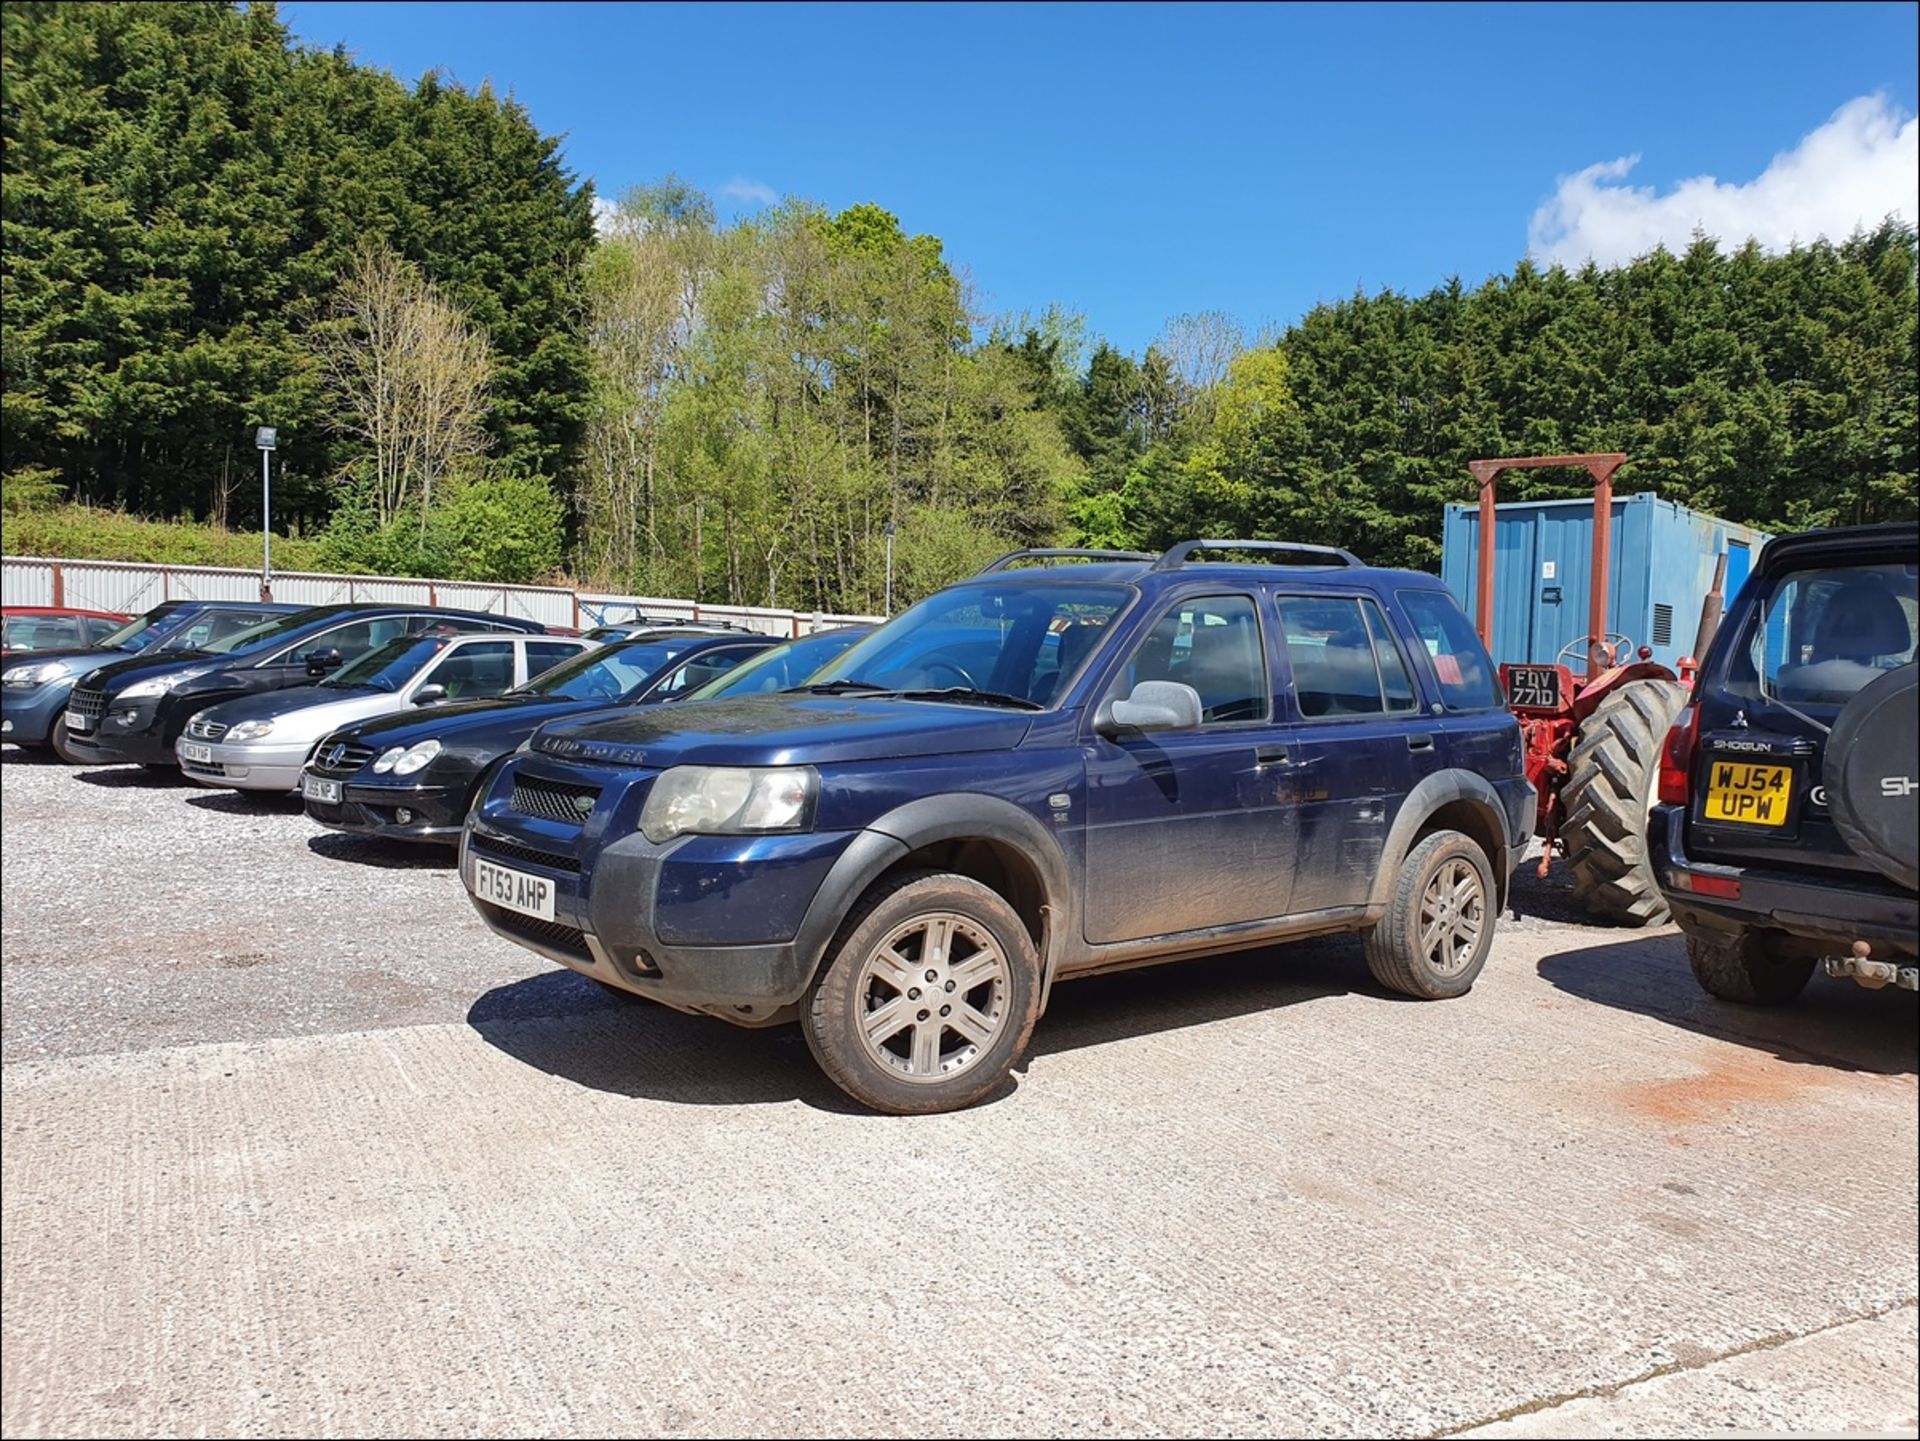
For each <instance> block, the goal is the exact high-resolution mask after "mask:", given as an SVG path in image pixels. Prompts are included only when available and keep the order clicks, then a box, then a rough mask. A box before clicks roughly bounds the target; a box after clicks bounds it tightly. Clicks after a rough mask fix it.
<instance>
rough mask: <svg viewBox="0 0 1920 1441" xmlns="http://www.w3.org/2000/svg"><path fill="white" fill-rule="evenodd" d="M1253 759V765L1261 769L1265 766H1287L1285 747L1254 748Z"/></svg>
mask: <svg viewBox="0 0 1920 1441" xmlns="http://www.w3.org/2000/svg"><path fill="white" fill-rule="evenodd" d="M1253 759H1254V763H1255V765H1257V766H1259V767H1262V768H1264V767H1266V766H1283V765H1286V764H1288V759H1287V748H1286V747H1285V746H1255V747H1254V748H1253Z"/></svg>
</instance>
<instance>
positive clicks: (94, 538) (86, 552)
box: [0, 505, 331, 571]
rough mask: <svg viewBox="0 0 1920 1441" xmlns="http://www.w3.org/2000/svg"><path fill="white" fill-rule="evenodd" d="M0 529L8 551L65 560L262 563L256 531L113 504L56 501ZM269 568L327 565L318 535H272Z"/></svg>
mask: <svg viewBox="0 0 1920 1441" xmlns="http://www.w3.org/2000/svg"><path fill="white" fill-rule="evenodd" d="M0 531H4V542H5V548H6V553H7V554H8V555H45V556H53V557H55V558H64V559H67V560H129V561H136V562H139V563H142V564H146V565H220V566H235V567H238V568H241V569H244V570H253V569H257V568H258V567H259V565H260V535H259V532H258V531H254V532H251V533H249V532H245V531H231V530H220V529H218V528H216V527H214V526H211V525H198V524H193V523H190V522H184V521H162V520H141V519H140V518H139V517H137V516H131V515H123V514H121V513H120V512H119V511H113V510H92V509H89V508H87V507H85V506H79V505H59V506H54V507H51V508H49V509H45V510H29V511H24V512H14V513H9V514H7V515H6V516H5V517H4V519H0ZM273 568H274V569H275V570H277V571H280V570H321V571H324V570H328V569H331V567H330V566H329V565H328V564H327V559H326V548H325V546H324V545H323V543H322V542H320V541H318V540H292V539H289V538H288V537H286V536H280V535H276V536H275V537H274V538H273Z"/></svg>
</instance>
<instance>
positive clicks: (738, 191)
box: [720, 175, 780, 205]
mask: <svg viewBox="0 0 1920 1441" xmlns="http://www.w3.org/2000/svg"><path fill="white" fill-rule="evenodd" d="M720 193H721V195H723V196H724V197H726V198H727V199H728V200H737V201H739V202H740V203H741V204H742V205H771V204H773V203H774V202H775V201H776V200H778V199H779V198H780V197H779V195H778V194H777V193H775V191H774V188H773V187H772V186H771V185H768V184H767V183H766V182H765V181H763V180H748V179H746V178H745V177H744V176H740V175H736V176H734V177H733V179H731V180H729V181H728V182H727V183H726V184H725V185H722V186H721V187H720Z"/></svg>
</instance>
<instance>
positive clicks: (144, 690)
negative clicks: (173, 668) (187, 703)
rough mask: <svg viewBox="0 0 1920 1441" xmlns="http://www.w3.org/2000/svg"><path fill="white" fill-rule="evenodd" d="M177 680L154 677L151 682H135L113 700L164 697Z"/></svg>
mask: <svg viewBox="0 0 1920 1441" xmlns="http://www.w3.org/2000/svg"><path fill="white" fill-rule="evenodd" d="M177 679H178V677H175V676H167V675H161V676H155V677H154V678H153V679H152V680H137V681H135V682H134V683H133V684H132V685H130V686H128V687H127V688H126V689H125V690H123V691H121V692H120V693H119V694H118V695H116V696H115V697H114V699H115V700H117V701H120V700H151V699H152V698H153V697H154V696H157V695H165V694H166V693H167V692H168V691H170V690H172V689H173V687H174V682H175V681H176V680H177Z"/></svg>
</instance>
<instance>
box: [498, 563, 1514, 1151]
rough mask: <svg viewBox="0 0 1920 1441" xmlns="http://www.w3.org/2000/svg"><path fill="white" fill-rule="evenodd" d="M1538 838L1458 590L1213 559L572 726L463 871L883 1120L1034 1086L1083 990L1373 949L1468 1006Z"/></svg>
mask: <svg viewBox="0 0 1920 1441" xmlns="http://www.w3.org/2000/svg"><path fill="white" fill-rule="evenodd" d="M1236 555H1238V556H1241V557H1243V559H1241V560H1239V561H1234V560H1231V559H1228V557H1232V556H1236ZM1245 557H1250V558H1251V559H1250V560H1249V559H1244V558H1245ZM1069 560H1072V561H1077V562H1082V563H1076V564H1067V563H1063V562H1067V561H1069ZM1275 562H1278V563H1275ZM1532 814H1533V794H1532V791H1531V788H1530V787H1529V786H1528V784H1527V781H1526V778H1525V776H1524V774H1523V771H1522V765H1521V745H1520V732H1519V728H1518V725H1517V724H1516V722H1515V721H1514V719H1513V717H1512V715H1511V714H1510V713H1509V712H1508V711H1507V710H1506V709H1505V708H1504V707H1503V705H1502V700H1501V696H1500V691H1499V686H1498V682H1497V680H1496V678H1495V673H1494V669H1493V665H1492V663H1491V662H1490V661H1489V659H1488V657H1487V654H1486V651H1485V650H1484V649H1483V648H1482V646H1481V644H1480V641H1479V639H1478V637H1476V636H1475V634H1474V631H1473V627H1472V626H1471V625H1470V624H1469V623H1468V621H1467V619H1466V617H1465V616H1464V615H1463V614H1462V613H1461V612H1460V610H1459V608H1458V606H1456V605H1455V603H1454V601H1453V600H1452V599H1451V598H1450V597H1449V595H1448V594H1447V592H1446V591H1445V590H1444V589H1443V588H1442V587H1441V584H1440V582H1439V581H1438V580H1436V579H1434V578H1433V577H1431V576H1426V575H1416V574H1412V573H1408V572H1402V571H1390V570H1376V569H1372V568H1370V567H1367V566H1365V565H1362V564H1361V563H1360V561H1359V560H1357V559H1356V558H1355V557H1353V556H1352V555H1350V554H1348V553H1347V552H1345V551H1339V550H1330V549H1327V548H1324V547H1314V546H1300V545H1288V544H1282V543H1278V542H1244V541H1235V542H1225V541H1218V542H1216V541H1207V542H1200V541H1191V542H1187V543H1185V544H1182V545H1179V546H1176V547H1174V548H1173V549H1172V550H1169V551H1168V552H1167V553H1166V554H1165V555H1163V556H1160V557H1158V558H1155V557H1152V556H1142V555H1130V554H1114V553H1110V552H1107V553H1103V552H1084V551H1077V552H1060V551H1026V552H1019V553H1016V554H1015V555H1012V556H1007V557H1003V558H1002V559H1001V560H999V561H996V562H994V563H993V564H992V565H990V566H989V567H987V569H986V570H984V571H983V572H981V573H980V574H979V575H977V576H975V577H973V578H972V579H970V580H967V581H963V582H961V583H960V584H958V585H954V586H951V587H949V588H948V589H946V590H943V591H940V592H938V593H937V594H935V595H932V596H929V597H928V598H927V599H925V600H923V601H921V602H920V603H919V604H917V605H915V606H914V607H912V608H911V609H910V610H907V611H905V612H904V613H902V614H901V615H900V616H898V617H896V618H895V619H894V620H892V621H890V622H889V623H888V624H886V625H884V626H882V627H880V628H879V629H878V630H876V631H874V632H873V633H872V634H871V635H868V636H867V637H866V638H865V639H863V640H861V641H860V642H858V643H857V644H855V645H853V646H852V647H850V648H849V649H848V650H846V651H845V652H844V653H843V654H842V655H841V656H840V657H839V659H837V660H836V661H834V662H833V663H831V664H830V665H828V666H827V667H826V668H825V669H824V670H822V671H820V672H818V673H817V674H816V675H814V676H813V677H811V678H810V679H809V681H808V682H807V683H806V684H804V685H802V686H799V687H797V688H796V689H793V690H789V691H786V692H783V693H780V694H776V695H766V696H753V697H748V698H743V699H731V700H712V701H696V702H691V703H689V704H687V705H684V706H674V707H667V708H665V709H664V710H644V709H643V710H622V711H614V712H607V713H603V714H601V715H599V716H595V717H589V718H584V719H581V720H577V721H561V722H558V723H556V724H554V725H551V726H547V727H543V728H542V729H541V730H539V731H537V732H535V734H534V735H533V736H532V737H531V738H530V740H529V742H528V746H527V748H526V749H524V750H523V752H522V753H521V754H519V755H516V756H515V757H513V758H512V759H511V760H510V761H509V762H508V763H507V764H506V765H505V766H503V767H502V768H501V769H500V770H499V771H498V772H497V773H496V774H495V775H494V776H493V778H492V779H491V781H490V782H489V784H488V785H487V786H486V787H485V788H484V789H483V791H482V793H481V794H480V796H479V797H477V799H476V801H475V804H474V808H473V810H472V812H471V813H470V814H469V816H468V819H467V824H466V828H465V831H464V834H463V837H462V842H461V856H460V868H461V875H462V878H463V879H464V881H465V883H466V885H467V888H468V890H469V891H470V892H471V893H472V895H473V899H474V903H475V905H476V906H477V908H478V909H479V911H480V913H481V915H482V916H483V917H485V919H486V921H487V923H488V924H489V925H490V926H492V927H493V928H494V929H495V930H496V931H498V932H499V933H501V934H502V935H505V936H507V937H510V938H511V939H513V940H516V941H518V942H519V943H520V944H522V945H524V946H527V947H529V948H530V949H532V950H535V951H537V952H539V953H540V954H541V955H543V956H546V957H548V958H550V959H552V960H555V961H558V962H560V963H562V964H564V965H567V966H571V967H572V968H573V969H575V970H577V971H580V972H582V973H584V974H586V975H589V976H592V977H594V978H596V979H598V980H601V981H603V982H606V983H608V984H611V985H613V986H616V987H618V988H622V989H624V990H628V991H631V992H634V993H636V994H639V995H642V996H646V997H650V998H651V999H653V1000H656V1001H660V1002H663V1003H665V1004H666V1005H669V1006H674V1007H677V1008H679V1009H682V1010H686V1011H693V1012H700V1013H704V1014H707V1015H711V1016H717V1017H720V1018H722V1019H724V1020H728V1021H732V1022H735V1023H737V1024H740V1025H745V1026H764V1025H771V1024H774V1023H777V1022H780V1021H785V1020H791V1019H796V1018H797V1019H798V1020H799V1021H800V1023H801V1026H802V1028H803V1030H804V1033H805V1035H806V1038H807V1043H808V1045H809V1047H810V1048H811V1049H812V1051H813V1054H814V1056H815V1058H816V1059H817V1060H818V1061H819V1063H820V1064H821V1066H822V1067H823V1068H824V1069H825V1071H826V1072H827V1074H828V1075H829V1076H831V1077H832V1079H833V1080H834V1081H835V1082H837V1083H838V1084H839V1085H840V1086H841V1087H842V1088H843V1089H845V1090H846V1091H847V1092H848V1093H849V1094H850V1095H852V1096H854V1097H855V1098H856V1099H858V1100H860V1101H861V1102H863V1103H865V1104H867V1105H869V1106H872V1107H874V1108H876V1109H879V1110H884V1111H892V1112H899V1113H912V1112H928V1111H943V1110H950V1109H953V1108H956V1107H960V1106H965V1105H969V1104H971V1103H972V1102H974V1101H977V1100H979V1099H981V1098H982V1097H984V1096H986V1095H987V1094H988V1093H990V1092H992V1091H993V1090H994V1089H995V1088H996V1087H998V1086H1000V1085H1001V1084H1002V1082H1003V1079H1004V1078H1005V1077H1006V1075H1007V1073H1008V1071H1009V1070H1010V1069H1011V1068H1012V1066H1013V1065H1014V1063H1015V1062H1016V1061H1017V1060H1018V1058H1019V1056H1020V1054H1021V1051H1022V1049H1023V1048H1024V1047H1025V1045H1026V1043H1027V1038H1028V1036H1029V1035H1030V1034H1031V1033H1032V1030H1033V1026H1034V1023H1035V1021H1036V1020H1037V1019H1038V1017H1039V1016H1040V1013H1041V1012H1042V1011H1043V1010H1044V1009H1045V1007H1046V1003H1047V996H1048V993H1049V990H1050V988H1051V986H1052V984H1053V982H1054V981H1055V980H1060V979H1066V978H1068V977H1073V976H1082V975H1088V974H1092V973H1094V972H1097V971H1108V970H1114V969H1118V968H1120V967H1125V966H1136V965H1145V964H1150V963H1153V962H1158V961H1164V960H1170V959H1176V958H1180V957H1186V956H1193V955H1200V954H1205V953H1208V952H1219V951H1226V950H1234V949H1239V948H1242V947H1245V946H1249V945H1253V944H1256V943H1260V942H1267V941H1273V940H1279V939H1284V938H1290V937H1297V936H1305V935H1313V934H1318V933H1324V932H1333V931H1357V932H1361V933H1363V934H1364V935H1365V937H1366V946H1365V948H1366V956H1367V961H1368V964H1369V966H1370V967H1371V969H1372V971H1373V974H1374V976H1375V978H1376V979H1377V980H1378V981H1379V982H1380V983H1381V984H1382V985H1384V986H1387V987H1389V988H1391V989H1393V990H1395V991H1399V992H1403V993H1406V994H1409V995H1414V996H1422V997H1445V996H1457V995H1461V994H1463V993H1464V992H1465V991H1466V990H1467V989H1468V988H1469V987H1471V986H1472V984H1473V982H1474V979H1475V977H1476V976H1477V975H1478V974H1479V971H1480V968H1481V966H1482V965H1483V964H1484V963H1485V960H1486V956H1487V951H1488V947H1489V945H1490V944H1491V941H1492V933H1493V927H1494V923H1495V919H1496V917H1497V916H1498V914H1499V910H1500V907H1501V905H1502V903H1503V902H1504V899H1505V894H1506V888H1507V881H1508V877H1509V875H1510V873H1511V872H1512V869H1513V866H1514V864H1515V862H1516V860H1517V859H1518V857H1519V855H1520V853H1521V850H1522V848H1523V847H1524V845H1525V843H1526V838H1527V835H1528V826H1529V822H1530V820H1531V817H1532Z"/></svg>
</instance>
